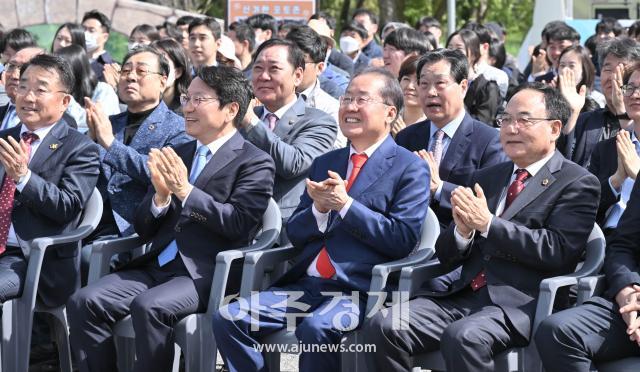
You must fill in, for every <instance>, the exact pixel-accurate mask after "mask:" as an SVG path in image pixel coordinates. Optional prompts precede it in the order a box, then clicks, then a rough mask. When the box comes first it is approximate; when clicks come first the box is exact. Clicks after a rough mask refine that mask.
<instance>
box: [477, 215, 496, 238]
mask: <svg viewBox="0 0 640 372" xmlns="http://www.w3.org/2000/svg"><path fill="white" fill-rule="evenodd" d="M491 221H493V215H491V217H489V222H487V229H486V230H487V231H485V232H483V233H480V236H481V237H483V238H485V239H486V238H487V235H489V229H490V228H491Z"/></svg>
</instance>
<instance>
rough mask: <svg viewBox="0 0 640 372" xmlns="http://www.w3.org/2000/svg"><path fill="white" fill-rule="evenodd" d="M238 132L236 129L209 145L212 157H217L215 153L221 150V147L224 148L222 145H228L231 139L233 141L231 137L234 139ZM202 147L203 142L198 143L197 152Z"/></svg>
mask: <svg viewBox="0 0 640 372" xmlns="http://www.w3.org/2000/svg"><path fill="white" fill-rule="evenodd" d="M236 132H237V130H236V129H235V128H234V129H233V130H232V131H231V132H229V134H225V135H224V136H222V137H220V138H218V139H216V140H214V141H213V142H211V143H209V144H207V147H208V148H209V151H211V156H213V155H215V153H216V152H217V151H218V150H220V147H222V145H224V144H225V143H227V141H228V140H229V139H231V137H233V135H234V134H236ZM202 145H203V143H202V142H200V141H197V146H196V151H198V149H199V148H200V146H202Z"/></svg>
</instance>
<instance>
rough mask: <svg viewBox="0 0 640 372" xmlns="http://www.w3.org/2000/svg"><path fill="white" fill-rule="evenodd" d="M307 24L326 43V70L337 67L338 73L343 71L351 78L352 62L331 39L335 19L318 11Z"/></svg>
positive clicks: (334, 27)
mask: <svg viewBox="0 0 640 372" xmlns="http://www.w3.org/2000/svg"><path fill="white" fill-rule="evenodd" d="M307 24H308V25H309V27H311V28H312V29H313V30H314V31H315V32H317V33H318V34H319V35H320V36H323V37H324V39H325V41H326V42H327V46H328V48H329V49H328V50H327V61H326V63H327V66H328V68H331V66H334V67H337V68H338V69H340V71H338V72H341V71H344V72H345V75H346V76H347V78H348V77H349V76H351V74H353V61H351V58H349V57H347V56H346V55H345V54H344V53H342V52H341V51H340V50H339V49H338V48H336V46H335V40H334V39H333V36H334V33H335V29H336V19H335V18H333V17H332V16H331V15H330V14H328V13H327V12H323V11H319V12H317V13H315V14H313V15H311V17H309V22H308V23H307ZM347 84H348V80H347ZM341 86H342V85H341ZM323 89H324V88H323ZM344 89H346V84H345V85H344ZM344 89H343V90H344Z"/></svg>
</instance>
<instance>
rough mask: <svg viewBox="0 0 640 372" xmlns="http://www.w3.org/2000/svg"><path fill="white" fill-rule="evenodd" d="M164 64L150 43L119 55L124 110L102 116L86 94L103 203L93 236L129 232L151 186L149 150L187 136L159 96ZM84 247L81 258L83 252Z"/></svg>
mask: <svg viewBox="0 0 640 372" xmlns="http://www.w3.org/2000/svg"><path fill="white" fill-rule="evenodd" d="M168 75H169V64H168V62H167V60H166V58H165V57H164V55H162V53H160V52H158V51H157V50H156V49H155V48H153V47H149V46H142V47H139V48H136V49H135V50H133V51H132V52H130V53H129V54H127V56H126V57H125V59H124V62H123V64H122V69H121V70H120V80H119V81H118V95H119V97H120V99H121V100H122V102H124V103H126V104H127V111H125V112H122V113H120V114H117V115H112V116H110V117H107V115H106V114H105V113H104V111H103V110H102V108H101V107H100V105H99V104H96V103H93V102H92V101H91V100H90V99H86V98H85V107H86V109H87V125H88V127H89V132H88V135H89V136H90V137H91V139H93V140H95V141H96V142H97V143H98V144H99V145H100V158H101V159H102V162H101V171H102V172H101V179H100V183H99V188H100V193H101V194H102V196H103V198H104V199H105V208H104V214H103V218H102V221H101V222H100V226H99V227H98V229H96V232H95V233H94V234H93V238H92V240H93V239H95V238H99V237H101V236H108V235H130V234H132V233H133V227H132V226H131V224H132V223H133V217H134V212H135V209H136V206H137V205H138V203H139V202H140V201H141V200H142V197H143V196H144V195H145V194H146V192H147V189H148V187H149V186H150V185H151V179H150V177H149V169H148V167H147V158H148V153H149V150H151V149H152V148H161V147H165V146H175V145H178V144H180V143H183V142H186V141H188V140H189V137H188V136H187V135H186V134H185V133H184V119H183V118H181V117H180V116H178V115H177V114H175V113H174V112H173V111H171V110H170V109H169V108H168V107H167V106H166V105H165V103H164V102H163V101H162V92H163V91H164V87H165V84H166V81H167V76H168ZM87 253H89V252H85V256H84V257H85V259H86V260H88V255H87Z"/></svg>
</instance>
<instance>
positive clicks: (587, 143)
mask: <svg viewBox="0 0 640 372" xmlns="http://www.w3.org/2000/svg"><path fill="white" fill-rule="evenodd" d="M605 115H610V114H609V112H608V111H607V109H606V108H599V109H596V110H593V111H588V112H584V113H582V114H580V116H578V121H577V122H576V126H575V128H573V131H572V132H571V133H569V134H567V135H566V136H563V137H565V138H563V139H562V142H559V143H562V144H563V146H562V147H560V150H561V151H562V153H563V154H564V156H565V157H566V158H567V159H570V160H572V161H573V162H574V163H576V164H579V165H581V166H583V167H585V168H586V167H588V166H589V161H590V160H591V154H592V153H593V151H594V150H595V148H596V144H597V143H598V142H600V136H601V135H602V131H603V127H604V125H605V120H606V118H605ZM611 120H618V119H611Z"/></svg>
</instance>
